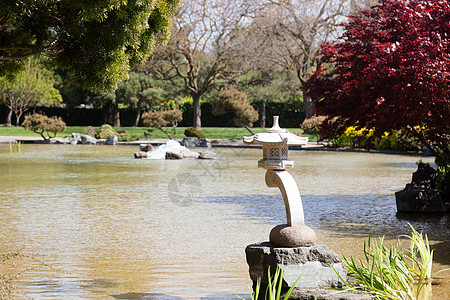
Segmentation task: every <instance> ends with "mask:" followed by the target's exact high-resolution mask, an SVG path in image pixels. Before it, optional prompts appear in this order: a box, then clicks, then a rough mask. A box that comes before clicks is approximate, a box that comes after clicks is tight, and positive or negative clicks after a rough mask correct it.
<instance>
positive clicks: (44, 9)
mask: <svg viewBox="0 0 450 300" xmlns="http://www.w3.org/2000/svg"><path fill="white" fill-rule="evenodd" d="M179 2H180V0H157V1H154V0H153V1H152V0H142V1H137V0H121V1H119V0H104V1H91V0H77V1H73V0H59V1H42V0H39V1H38V0H20V1H19V0H0V76H4V75H14V74H15V73H17V72H18V70H20V68H21V66H23V60H24V59H26V58H28V57H30V56H33V55H36V54H46V55H49V56H52V57H53V62H54V63H56V65H57V66H59V67H60V68H62V69H65V70H68V71H70V72H71V73H73V75H74V79H75V80H76V81H77V82H78V83H79V84H80V85H81V86H82V87H83V88H86V89H90V90H92V91H95V92H105V91H112V90H114V88H115V87H116V86H117V84H118V83H119V82H121V81H123V80H124V79H126V78H127V76H128V72H129V71H130V68H131V67H132V66H135V65H137V64H138V63H140V62H142V61H143V60H144V59H145V58H146V57H147V55H148V53H149V52H151V50H152V48H153V46H154V44H155V42H157V41H164V40H165V39H166V38H167V37H168V34H169V30H170V19H171V17H172V15H173V11H174V9H175V7H176V6H177V5H178V3H179Z"/></svg>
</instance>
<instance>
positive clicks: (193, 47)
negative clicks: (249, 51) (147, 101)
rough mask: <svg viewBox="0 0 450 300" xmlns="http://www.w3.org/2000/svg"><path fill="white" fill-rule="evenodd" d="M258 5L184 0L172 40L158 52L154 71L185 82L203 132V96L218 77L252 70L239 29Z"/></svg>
mask: <svg viewBox="0 0 450 300" xmlns="http://www.w3.org/2000/svg"><path fill="white" fill-rule="evenodd" d="M255 5H256V2H252V1H244V0H218V1H207V0H201V1H197V0H186V1H183V3H182V4H181V5H180V7H179V8H178V9H177V13H176V15H175V17H174V20H173V26H172V33H171V39H170V41H169V42H168V44H167V45H166V46H164V47H158V48H157V49H156V50H155V56H154V57H153V58H152V60H151V64H152V65H154V68H153V70H154V71H155V72H158V73H159V74H160V75H161V77H162V78H166V79H169V78H173V77H174V76H178V77H180V78H182V79H183V80H184V84H185V86H186V89H187V90H188V91H189V93H190V94H191V96H192V99H193V108H194V124H193V126H194V127H195V128H197V129H201V108H200V97H202V95H204V94H205V93H206V92H207V91H209V90H210V88H211V87H212V86H213V85H214V84H215V82H216V80H217V79H218V78H228V79H229V78H233V77H235V76H237V75H239V74H241V73H242V72H243V71H244V70H247V69H248V67H249V65H248V64H246V63H245V59H244V57H245V55H246V53H245V51H243V49H244V47H245V43H244V42H245V39H244V38H243V37H242V35H241V30H240V29H242V28H243V26H244V25H245V23H246V22H247V20H248V17H249V16H250V15H251V14H253V13H254V11H255V10H256V9H255ZM239 58H242V59H239Z"/></svg>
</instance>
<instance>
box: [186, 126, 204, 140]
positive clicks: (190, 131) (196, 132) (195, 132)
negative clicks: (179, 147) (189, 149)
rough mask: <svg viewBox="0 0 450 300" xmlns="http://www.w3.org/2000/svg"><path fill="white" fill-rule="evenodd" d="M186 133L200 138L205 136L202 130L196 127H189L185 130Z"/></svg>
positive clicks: (188, 135)
mask: <svg viewBox="0 0 450 300" xmlns="http://www.w3.org/2000/svg"><path fill="white" fill-rule="evenodd" d="M184 135H185V136H187V137H196V138H198V139H200V140H202V139H204V138H205V135H204V134H203V132H201V131H200V130H197V129H195V128H194V127H188V128H186V129H185V130H184Z"/></svg>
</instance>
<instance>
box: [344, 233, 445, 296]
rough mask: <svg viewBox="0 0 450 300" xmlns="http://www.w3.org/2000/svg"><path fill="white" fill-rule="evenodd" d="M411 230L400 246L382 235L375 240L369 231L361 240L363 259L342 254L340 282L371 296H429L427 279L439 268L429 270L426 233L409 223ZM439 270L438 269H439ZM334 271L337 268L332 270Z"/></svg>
mask: <svg viewBox="0 0 450 300" xmlns="http://www.w3.org/2000/svg"><path fill="white" fill-rule="evenodd" d="M409 226H410V227H411V230H412V233H411V235H410V236H408V235H405V236H403V237H406V238H407V239H408V240H409V242H410V246H409V249H407V250H403V249H402V248H401V247H400V242H399V241H397V242H396V243H395V244H391V243H387V244H388V246H386V243H385V240H384V236H383V237H381V238H379V239H378V241H374V240H373V239H372V233H371V234H370V235H369V239H368V241H367V242H366V241H365V240H364V250H363V251H364V260H358V261H356V260H355V259H354V258H353V257H352V256H351V257H350V258H347V257H346V256H344V255H343V261H344V265H345V267H346V268H347V270H348V272H347V277H348V278H349V281H346V280H344V279H343V278H341V277H340V276H339V274H338V276H339V277H340V279H341V280H342V282H343V283H344V284H345V285H346V286H347V287H348V289H350V290H353V291H358V292H362V293H365V294H370V295H371V296H372V297H374V298H375V299H383V300H384V299H392V300H416V299H424V300H427V299H430V298H429V297H430V296H429V294H428V293H426V292H424V293H421V292H422V291H423V290H424V288H425V287H426V289H425V290H427V289H428V290H429V289H430V288H431V286H427V285H430V280H431V279H432V278H433V277H434V276H435V275H436V274H437V273H439V272H436V273H435V274H432V271H431V270H432V265H433V251H434V250H431V249H430V244H429V242H428V237H427V235H426V234H425V235H423V234H422V233H419V232H417V231H416V230H415V229H414V228H413V226H412V225H411V224H409ZM440 272H441V271H440ZM336 273H337V272H336Z"/></svg>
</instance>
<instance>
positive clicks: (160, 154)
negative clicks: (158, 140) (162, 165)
mask: <svg viewBox="0 0 450 300" xmlns="http://www.w3.org/2000/svg"><path fill="white" fill-rule="evenodd" d="M167 152H170V153H171V154H169V159H176V158H175V157H182V158H198V156H199V153H198V152H193V151H191V150H189V149H188V148H186V147H184V146H182V145H180V143H178V142H177V141H174V140H169V141H167V142H166V143H165V144H163V145H161V146H159V147H158V148H156V149H155V150H153V151H151V152H149V153H148V158H150V159H166V153H167Z"/></svg>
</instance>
